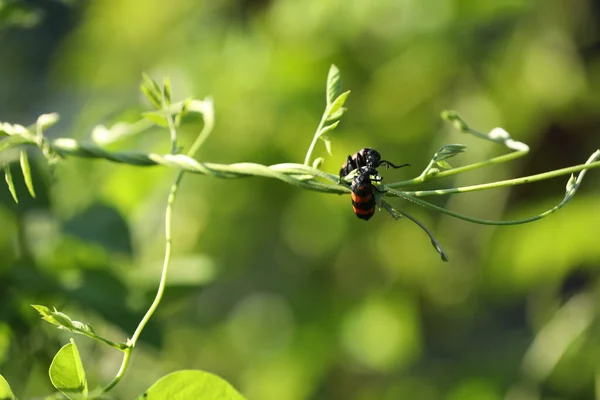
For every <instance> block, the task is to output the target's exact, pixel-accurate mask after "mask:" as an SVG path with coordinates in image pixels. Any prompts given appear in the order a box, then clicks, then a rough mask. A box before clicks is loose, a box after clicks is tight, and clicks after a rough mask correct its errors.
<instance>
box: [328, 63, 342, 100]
mask: <svg viewBox="0 0 600 400" xmlns="http://www.w3.org/2000/svg"><path fill="white" fill-rule="evenodd" d="M341 92H342V80H341V77H340V69H339V68H338V67H337V66H336V65H335V64H331V67H329V73H328V74H327V106H330V105H331V104H332V103H333V102H334V100H335V99H337V98H338V97H339V95H340V93H341Z"/></svg>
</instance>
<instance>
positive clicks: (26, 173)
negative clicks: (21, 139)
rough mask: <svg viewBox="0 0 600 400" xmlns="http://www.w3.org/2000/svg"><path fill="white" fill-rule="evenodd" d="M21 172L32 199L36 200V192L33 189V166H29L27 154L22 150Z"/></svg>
mask: <svg viewBox="0 0 600 400" xmlns="http://www.w3.org/2000/svg"><path fill="white" fill-rule="evenodd" d="M21 171H22V172H23V179H24V180H25V186H27V190H28V191H29V194H30V195H31V197H33V198H35V190H34V189H33V180H32V179H31V166H30V165H29V158H28V157H27V152H26V151H25V150H21Z"/></svg>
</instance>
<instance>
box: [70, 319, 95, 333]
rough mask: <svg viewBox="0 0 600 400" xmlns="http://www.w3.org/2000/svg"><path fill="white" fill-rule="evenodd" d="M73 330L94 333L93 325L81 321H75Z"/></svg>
mask: <svg viewBox="0 0 600 400" xmlns="http://www.w3.org/2000/svg"><path fill="white" fill-rule="evenodd" d="M73 328H75V329H78V330H80V331H84V332H89V333H94V328H93V327H92V326H91V325H89V324H86V323H85V322H81V321H73Z"/></svg>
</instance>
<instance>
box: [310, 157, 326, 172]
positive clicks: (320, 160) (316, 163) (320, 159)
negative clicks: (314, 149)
mask: <svg viewBox="0 0 600 400" xmlns="http://www.w3.org/2000/svg"><path fill="white" fill-rule="evenodd" d="M324 162H325V159H324V158H323V157H317V158H315V160H314V161H313V163H312V167H313V168H316V169H319V168H320V167H321V165H323V163H324Z"/></svg>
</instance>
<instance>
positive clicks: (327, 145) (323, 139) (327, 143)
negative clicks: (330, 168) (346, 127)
mask: <svg viewBox="0 0 600 400" xmlns="http://www.w3.org/2000/svg"><path fill="white" fill-rule="evenodd" d="M319 139H321V140H322V141H323V142H324V143H325V150H327V154H329V155H330V156H333V154H331V140H329V138H328V137H327V136H320V137H319Z"/></svg>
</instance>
